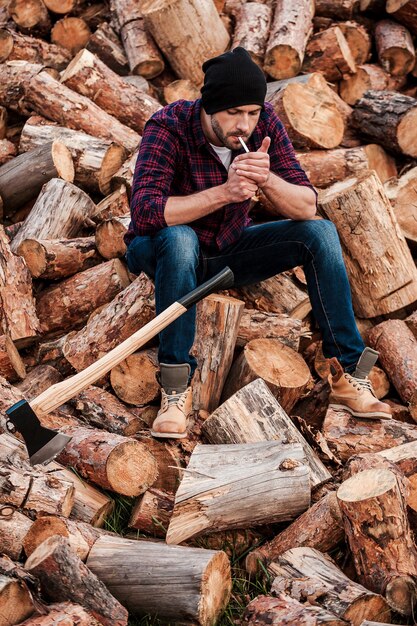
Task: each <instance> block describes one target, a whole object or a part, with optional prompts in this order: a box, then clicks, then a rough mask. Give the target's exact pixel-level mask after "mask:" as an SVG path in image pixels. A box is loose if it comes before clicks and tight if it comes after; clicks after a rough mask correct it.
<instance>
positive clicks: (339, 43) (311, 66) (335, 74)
mask: <svg viewBox="0 0 417 626" xmlns="http://www.w3.org/2000/svg"><path fill="white" fill-rule="evenodd" d="M302 69H303V71H304V72H322V73H323V76H324V77H325V78H326V79H327V80H329V81H336V80H340V79H342V78H344V76H345V75H346V74H354V73H355V72H356V64H355V61H354V58H353V56H352V53H351V50H350V48H349V44H348V42H347V41H346V37H345V36H344V34H343V33H342V31H341V30H340V28H339V27H338V26H331V27H330V28H327V29H326V30H322V31H320V32H319V33H316V34H315V35H313V36H312V37H311V38H310V40H309V42H308V44H307V47H306V51H305V57H304V63H303V67H302Z"/></svg>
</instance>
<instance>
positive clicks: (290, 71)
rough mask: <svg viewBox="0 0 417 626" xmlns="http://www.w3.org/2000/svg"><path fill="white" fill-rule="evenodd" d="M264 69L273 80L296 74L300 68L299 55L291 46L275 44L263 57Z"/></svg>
mask: <svg viewBox="0 0 417 626" xmlns="http://www.w3.org/2000/svg"><path fill="white" fill-rule="evenodd" d="M264 69H265V71H266V72H267V73H268V74H269V75H270V76H272V77H273V78H275V80H283V79H285V78H291V77H292V76H297V74H298V73H299V72H300V69H301V59H300V55H299V53H298V51H297V50H295V48H293V47H292V46H288V45H279V46H275V47H274V48H272V49H271V50H269V51H268V53H267V55H266V57H265V64H264Z"/></svg>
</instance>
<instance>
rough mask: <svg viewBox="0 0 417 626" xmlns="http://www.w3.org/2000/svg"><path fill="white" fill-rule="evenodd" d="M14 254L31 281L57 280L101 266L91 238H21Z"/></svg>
mask: <svg viewBox="0 0 417 626" xmlns="http://www.w3.org/2000/svg"><path fill="white" fill-rule="evenodd" d="M17 254H19V255H20V256H22V257H23V258H24V259H25V262H26V265H27V266H28V268H29V271H30V273H31V274H32V277H33V278H44V279H48V280H59V279H62V278H66V277H67V276H72V275H73V274H76V273H77V272H83V271H85V270H87V269H90V268H91V267H94V266H95V265H98V264H99V263H101V261H102V258H101V257H100V255H99V254H98V252H97V248H96V246H95V241H94V237H78V238H77V239H44V240H36V239H24V240H23V241H22V243H21V244H20V245H19V247H18V249H17Z"/></svg>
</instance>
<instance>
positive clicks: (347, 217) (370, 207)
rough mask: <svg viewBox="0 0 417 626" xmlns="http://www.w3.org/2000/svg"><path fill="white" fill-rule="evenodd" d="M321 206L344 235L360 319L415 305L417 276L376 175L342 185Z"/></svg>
mask: <svg viewBox="0 0 417 626" xmlns="http://www.w3.org/2000/svg"><path fill="white" fill-rule="evenodd" d="M319 202H320V206H321V209H322V210H323V211H324V213H325V214H326V216H327V217H328V218H329V219H331V220H332V221H333V222H334V224H335V225H336V227H337V229H338V232H339V236H340V239H341V242H342V247H343V249H344V259H345V263H346V269H347V271H348V274H349V279H350V284H351V289H352V299H353V306H354V309H355V313H356V314H357V315H358V316H359V317H366V318H368V317H375V316H377V315H382V314H384V313H390V312H392V311H396V310H398V309H401V308H403V307H404V306H406V305H408V304H410V303H412V302H414V301H415V300H416V299H417V271H416V269H415V265H414V263H413V261H412V257H411V253H410V250H409V248H408V246H407V244H406V241H405V239H404V237H403V235H402V233H401V231H400V229H399V227H398V223H397V221H396V219H395V216H394V213H393V210H392V208H391V205H390V203H389V200H388V198H387V197H386V196H385V194H384V190H383V187H382V185H381V183H380V181H379V180H378V178H377V177H376V175H375V173H370V172H366V173H365V174H363V175H361V176H358V177H357V178H351V179H349V181H347V182H344V183H340V185H339V184H338V183H336V184H335V185H334V186H333V187H331V188H330V189H327V190H326V191H324V192H322V194H321V195H320V199H319ZM375 233H378V234H379V236H378V238H375ZM364 250H366V254H364ZM394 268H395V269H394Z"/></svg>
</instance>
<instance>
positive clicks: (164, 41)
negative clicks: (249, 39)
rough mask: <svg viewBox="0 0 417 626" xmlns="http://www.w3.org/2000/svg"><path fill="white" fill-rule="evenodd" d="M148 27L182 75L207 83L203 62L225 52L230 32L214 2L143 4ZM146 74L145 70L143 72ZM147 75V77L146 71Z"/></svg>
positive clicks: (147, 1) (168, 0) (177, 0)
mask: <svg viewBox="0 0 417 626" xmlns="http://www.w3.org/2000/svg"><path fill="white" fill-rule="evenodd" d="M141 11H142V16H143V17H144V19H145V23H146V27H147V28H148V29H149V32H150V33H151V35H152V36H153V37H154V39H155V41H156V43H157V44H158V46H159V48H160V50H162V52H163V53H164V54H165V55H166V56H167V58H169V61H170V65H171V67H172V69H173V70H174V72H176V74H178V76H179V78H189V79H190V80H191V81H193V83H195V84H196V85H201V83H202V82H203V72H202V69H201V65H202V63H203V61H205V60H206V59H209V58H211V57H213V56H216V55H218V54H220V53H221V52H224V51H225V50H226V48H227V46H228V43H229V35H228V33H227V31H226V28H225V26H224V25H223V22H222V21H221V19H220V16H219V14H218V12H217V11H216V7H215V6H214V4H213V3H212V2H211V3H208V2H207V3H201V2H196V1H195V0H194V1H193V2H191V3H190V2H186V1H184V0H174V1H172V0H164V1H163V2H159V3H158V4H155V3H154V2H153V1H152V0H145V2H143V3H142V4H141ZM141 73H142V74H143V72H141ZM143 76H145V78H147V76H146V75H145V74H143Z"/></svg>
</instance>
